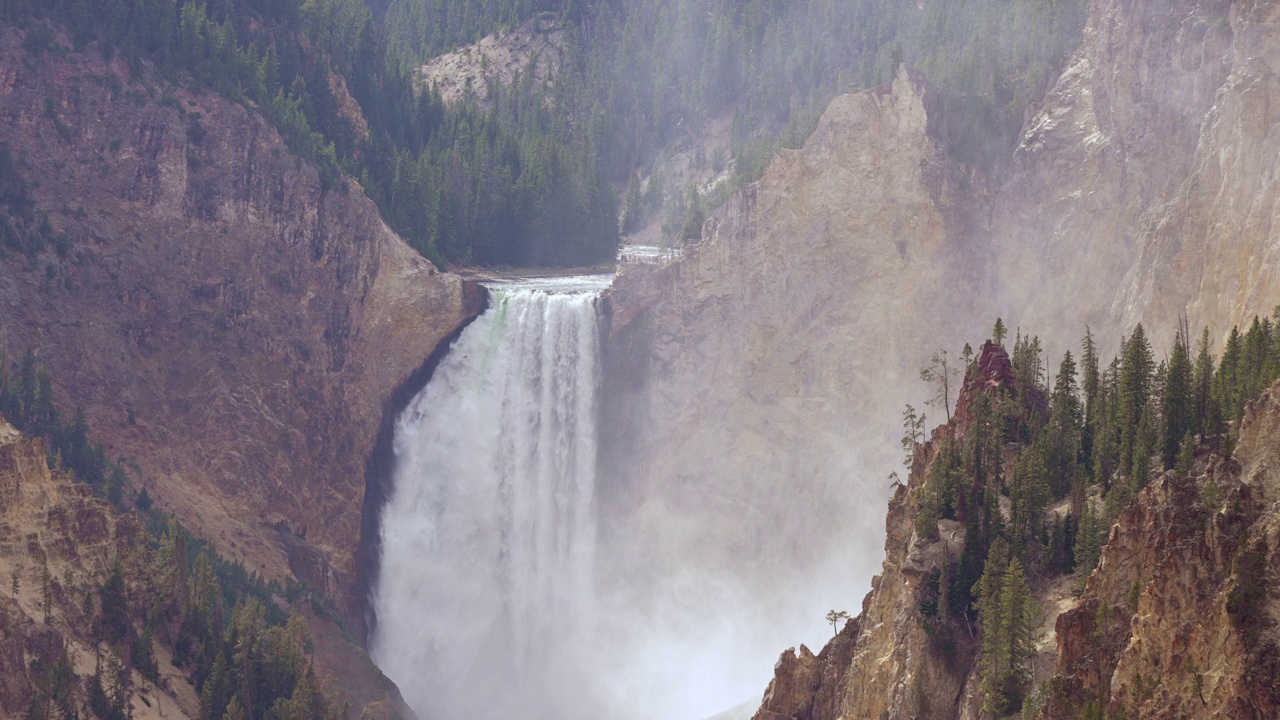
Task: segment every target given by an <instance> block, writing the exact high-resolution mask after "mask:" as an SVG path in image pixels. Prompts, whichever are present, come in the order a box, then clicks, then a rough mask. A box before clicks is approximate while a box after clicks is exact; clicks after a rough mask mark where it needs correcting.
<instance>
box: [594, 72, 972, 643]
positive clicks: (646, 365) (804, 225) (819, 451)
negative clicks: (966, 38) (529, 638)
mask: <svg viewBox="0 0 1280 720" xmlns="http://www.w3.org/2000/svg"><path fill="white" fill-rule="evenodd" d="M929 104H930V92H929V90H928V88H927V86H926V85H925V83H924V82H923V80H922V78H920V77H919V76H918V75H915V74H913V73H910V72H908V71H906V70H903V71H902V72H900V73H899V74H898V76H897V77H896V78H895V79H894V80H893V82H892V83H889V84H887V85H885V86H883V87H880V88H877V89H875V90H871V91H867V92H862V93H858V94H856V95H848V96H844V97H841V98H838V99H837V100H836V101H835V102H834V103H832V105H831V107H830V108H828V109H827V111H826V113H825V114H824V115H823V117H822V120H821V122H820V123H819V124H818V127H817V129H816V130H815V131H814V133H813V135H812V137H810V138H809V140H808V142H807V143H806V144H805V146H804V148H803V149H802V150H797V151H782V152H781V153H780V154H779V156H778V157H777V159H776V160H775V161H774V162H773V164H772V165H771V166H770V167H769V169H768V170H767V172H765V174H764V175H763V177H762V178H761V179H760V180H759V181H758V182H757V183H755V184H753V185H752V186H750V187H748V188H747V189H746V190H744V191H743V192H741V193H739V194H738V195H736V196H735V197H733V198H732V199H731V200H730V201H729V202H728V204H727V205H726V206H725V207H723V208H722V209H721V210H720V211H719V212H718V213H716V214H715V215H714V216H713V217H712V218H711V219H710V220H709V221H708V223H707V224H706V226H705V227H704V229H703V235H702V239H701V241H700V242H698V243H696V244H693V245H690V246H688V247H686V248H685V250H684V254H683V257H682V258H681V259H680V260H679V261H677V262H674V263H669V264H663V265H627V266H624V267H623V269H622V271H621V272H620V274H619V275H618V277H617V279H616V280H615V282H614V285H613V288H612V289H611V290H610V291H609V292H608V294H607V298H608V300H607V302H608V309H609V313H610V328H609V339H608V341H607V342H606V348H607V349H606V353H607V356H606V358H605V363H606V368H605V378H606V379H605V383H606V387H605V397H606V399H605V414H606V415H605V418H604V421H603V428H604V432H605V433H606V435H605V437H604V438H603V440H602V442H603V448H602V453H603V455H604V458H603V462H604V464H605V472H604V475H605V477H606V478H608V482H609V487H607V488H606V489H605V490H604V491H603V492H605V493H606V494H607V496H606V497H605V499H604V503H605V504H606V507H607V508H609V511H608V514H609V515H610V516H612V517H620V518H624V519H623V520H620V521H619V522H618V523H610V525H611V528H630V530H629V531H624V530H619V531H618V532H617V536H618V537H637V536H643V537H646V538H650V541H649V542H647V543H645V544H644V546H643V547H641V546H637V545H635V544H628V545H626V546H624V547H614V548H611V550H610V552H612V553H614V555H613V556H614V557H621V558H622V560H620V561H619V562H618V567H623V568H627V570H626V571H625V572H624V573H622V574H624V575H625V576H626V577H627V579H629V580H630V579H634V578H635V577H645V578H653V577H655V575H656V576H657V577H663V578H665V579H664V580H663V582H667V583H672V584H673V586H679V587H680V588H682V589H681V590H678V591H676V592H677V593H679V594H681V595H682V597H683V598H684V599H692V598H698V597H706V595H705V594H704V593H703V588H705V584H704V582H703V581H705V580H706V577H707V576H709V577H713V578H717V580H716V581H711V582H710V585H711V586H712V587H717V588H723V587H733V588H735V589H737V590H739V591H741V592H742V593H745V594H746V595H747V596H749V597H750V598H751V601H750V603H743V602H742V601H741V600H739V599H732V598H731V599H729V600H728V601H729V602H732V603H735V607H738V608H739V610H742V609H743V608H745V607H746V606H747V605H751V604H759V605H760V606H761V607H762V608H768V613H769V615H768V617H771V618H781V617H787V616H790V615H791V614H792V613H794V612H795V607H794V605H793V603H795V602H797V601H799V602H815V597H813V596H810V597H808V598H804V594H803V593H797V592H796V586H794V585H792V583H795V582H798V581H799V579H800V578H808V579H809V582H812V580H813V578H814V577H815V574H814V571H815V569H816V568H817V567H819V566H822V565H824V564H827V563H833V562H838V563H840V564H841V566H842V567H844V568H846V571H847V569H848V568H850V567H853V568H857V569H858V574H861V573H862V572H865V576H864V577H869V576H870V574H871V570H872V563H873V562H874V560H873V558H875V556H876V549H875V548H876V546H877V545H878V544H879V539H878V538H875V537H874V535H872V534H866V535H864V536H857V535H850V534H848V532H847V531H848V529H849V528H850V527H856V526H862V527H872V526H876V525H879V523H880V518H879V517H878V515H879V513H880V509H881V508H882V507H883V505H882V504H881V503H882V502H883V498H884V497H885V492H884V488H886V487H887V481H886V480H884V475H883V474H881V473H880V471H879V468H885V472H887V468H888V466H889V465H890V463H891V461H889V460H888V459H887V457H886V456H885V454H884V453H883V449H884V448H886V447H889V443H890V442H893V440H892V438H893V437H894V433H893V432H891V431H890V432H884V431H883V430H882V429H883V428H885V425H884V424H883V423H881V422H879V420H883V419H884V415H882V414H881V413H882V412H883V409H884V408H885V407H887V406H890V405H895V404H896V405H897V407H898V408H900V407H901V405H900V404H899V403H900V400H901V394H900V392H899V390H898V389H897V388H898V387H900V386H902V385H903V384H904V383H906V382H908V381H911V380H912V379H914V377H915V376H916V372H915V368H916V367H919V364H920V362H922V361H923V360H924V359H925V358H927V357H928V355H929V353H931V352H935V351H937V350H938V349H939V348H941V347H946V346H949V344H950V343H951V342H954V341H957V340H958V338H959V335H958V334H957V333H958V332H960V331H961V330H962V329H963V328H962V327H959V326H956V325H953V324H951V323H950V322H949V320H948V319H947V318H944V317H942V316H941V315H938V314H934V313H928V312H920V308H924V307H947V308H962V307H969V303H970V302H971V301H972V300H973V299H974V298H976V297H980V296H981V295H982V293H980V292H979V291H978V290H977V289H976V288H977V287H978V286H980V285H982V284H983V283H984V282H986V280H985V279H984V278H983V277H981V275H977V274H971V273H970V272H969V271H968V268H973V267H980V266H982V264H981V263H976V262H972V261H971V259H970V258H969V257H968V256H969V254H970V253H971V252H972V251H973V250H972V248H971V247H970V246H968V245H966V244H965V242H964V240H965V237H964V235H963V234H962V233H960V232H959V231H958V229H960V228H965V227H967V223H968V222H969V220H970V219H969V218H968V217H967V216H966V215H965V213H964V211H963V207H964V205H965V197H964V196H963V195H962V194H961V191H960V190H959V189H958V187H957V180H958V176H957V172H958V171H957V169H956V168H955V166H954V165H953V164H952V163H950V162H949V161H948V160H947V158H946V156H945V154H944V153H943V152H942V150H941V149H940V148H939V146H938V145H937V143H936V142H935V141H934V140H933V139H932V138H931V137H930V135H929V133H928V121H929V116H928V110H927V108H928V106H929ZM968 314H969V315H975V314H977V309H976V308H971V309H970V312H969V313H968ZM970 329H971V328H970ZM938 414H939V416H941V415H942V408H941V407H939V408H938ZM868 428H880V429H877V430H874V431H869V430H868ZM868 454H872V456H870V457H869V456H868ZM867 468H875V470H874V471H873V473H872V474H871V476H870V477H868V476H867V474H866V472H865V471H866V469H867ZM869 498H870V499H871V500H870V501H868V499H869ZM851 518H854V519H853V520H851ZM608 544H609V540H608V539H606V545H608ZM746 558H751V561H750V562H746V561H745V560H746ZM835 558H838V560H837V559H835ZM692 568H697V569H698V570H694V571H692V572H691V569H692ZM700 572H701V573H706V574H708V575H703V576H700V575H699V573H700ZM663 573H665V575H664V574H663ZM645 582H648V580H646V581H645ZM855 582H859V581H855ZM686 591H687V592H686ZM798 598H801V599H799V600H798ZM708 602H710V600H708ZM816 602H817V603H821V602H824V600H822V599H816ZM789 605H790V607H789ZM826 609H829V607H828V608H824V609H823V610H817V609H816V608H809V610H808V613H809V615H808V617H811V618H814V619H817V618H821V617H822V612H825V610H826ZM715 612H718V610H717V611H715ZM768 622H770V623H771V624H772V623H776V622H777V621H776V620H770V621H768ZM783 626H785V623H778V624H776V625H775V627H774V631H775V634H776V631H777V629H778V628H781V627H783ZM782 637H786V635H785V633H784V634H783V635H782ZM792 637H794V635H792Z"/></svg>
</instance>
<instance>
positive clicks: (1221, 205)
mask: <svg viewBox="0 0 1280 720" xmlns="http://www.w3.org/2000/svg"><path fill="white" fill-rule="evenodd" d="M1084 37H1085V39H1084V44H1083V46H1082V47H1081V49H1080V50H1079V51H1078V52H1077V53H1076V54H1075V55H1074V56H1073V58H1072V59H1071V61H1070V63H1069V66H1068V67H1067V68H1066V70H1065V71H1064V72H1063V73H1062V75H1061V77H1060V78H1059V80H1058V82H1057V84H1056V85H1055V87H1054V88H1053V89H1052V91H1051V92H1050V93H1049V95H1048V96H1047V97H1046V98H1045V100H1044V101H1043V104H1042V106H1041V107H1040V109H1039V112H1037V113H1036V114H1035V115H1034V116H1033V117H1032V118H1031V120H1030V121H1029V122H1028V124H1027V128H1026V131H1025V134H1024V136H1023V138H1022V141H1021V145H1020V147H1019V149H1018V152H1017V158H1016V169H1015V172H1014V174H1013V176H1012V177H1011V178H1010V179H1009V180H1008V181H1007V182H1006V183H1005V185H1004V186H1003V189H1002V190H1001V192H1000V194H999V197H998V198H997V200H996V202H995V204H994V207H993V212H992V219H991V224H990V229H989V234H990V238H991V242H992V256H993V257H994V258H997V259H998V262H999V268H1000V269H999V277H1000V286H999V287H1000V294H999V296H998V298H997V300H998V305H999V307H1000V310H1001V311H1003V312H1005V313H1006V315H1007V316H1011V317H1013V318H1014V319H1015V321H1016V322H1021V323H1022V325H1023V326H1024V327H1035V328H1037V329H1038V330H1040V331H1041V332H1044V331H1045V330H1048V329H1052V330H1053V331H1054V332H1055V333H1060V334H1062V335H1063V336H1064V337H1078V336H1079V335H1080V333H1081V332H1082V329H1083V325H1084V324H1085V323H1088V324H1090V325H1091V326H1092V327H1093V328H1094V329H1095V330H1101V336H1102V338H1103V341H1104V343H1106V344H1107V345H1108V346H1110V345H1111V344H1113V343H1114V342H1115V341H1116V340H1117V339H1118V338H1119V336H1120V334H1121V333H1125V332H1128V331H1130V330H1131V329H1132V327H1133V325H1134V324H1135V323H1137V322H1140V321H1141V322H1144V323H1145V324H1146V326H1147V327H1148V328H1149V330H1150V332H1151V334H1152V335H1153V338H1154V340H1155V342H1156V343H1157V345H1162V344H1166V343H1167V342H1168V340H1169V339H1170V338H1171V337H1172V336H1173V332H1174V330H1175V328H1176V326H1177V318H1178V316H1179V315H1181V314H1183V313H1185V314H1186V315H1187V317H1188V320H1189V324H1190V326H1191V327H1192V328H1193V329H1196V328H1200V327H1203V326H1205V325H1208V326H1210V327H1211V328H1213V330H1214V331H1215V332H1216V333H1218V334H1219V335H1218V336H1217V337H1215V340H1217V341H1220V340H1221V339H1222V338H1223V337H1225V334H1226V332H1227V331H1228V330H1229V329H1230V327H1231V325H1232V324H1243V323H1246V322H1248V321H1249V320H1250V319H1251V317H1252V315H1253V314H1254V313H1262V314H1270V312H1271V310H1272V308H1273V307H1275V305H1276V304H1277V302H1280V277H1277V273H1276V271H1275V268H1276V267H1277V257H1276V253H1277V252H1278V251H1280V245H1278V244H1277V243H1278V239H1280V232H1278V231H1277V229H1276V226H1275V222H1276V218H1277V216H1278V214H1280V204H1278V203H1280V196H1277V189H1276V183H1275V181H1274V178H1275V177H1276V173H1277V170H1278V169H1280V168H1277V165H1276V163H1277V162H1280V160H1278V158H1280V147H1278V145H1277V143H1280V125H1277V123H1276V117H1277V115H1276V111H1275V107H1276V103H1277V101H1280V78H1278V77H1277V74H1276V73H1277V67H1280V42H1277V38H1278V37H1280V4H1277V3H1274V2H1230V1H1219V2H1145V1H1140V2H1118V1H1115V0H1095V2H1093V3H1092V4H1091V8H1090V15H1089V21H1088V25H1087V27H1086V29H1085V35H1084ZM1065 298H1069V299H1070V301H1069V302H1064V299H1065Z"/></svg>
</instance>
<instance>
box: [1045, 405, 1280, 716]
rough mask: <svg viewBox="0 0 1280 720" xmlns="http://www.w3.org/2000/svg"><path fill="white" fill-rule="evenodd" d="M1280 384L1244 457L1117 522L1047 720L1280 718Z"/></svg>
mask: <svg viewBox="0 0 1280 720" xmlns="http://www.w3.org/2000/svg"><path fill="white" fill-rule="evenodd" d="M1277 437H1280V385H1277V386H1273V387H1272V389H1271V390H1269V391H1268V392H1267V393H1265V394H1264V395H1263V397H1262V398H1261V399H1259V400H1258V401H1256V402H1255V403H1253V404H1252V405H1251V406H1250V408H1249V409H1248V410H1247V411H1246V414H1245V422H1244V424H1243V426H1242V428H1241V431H1240V443H1239V447H1238V449H1237V452H1236V455H1235V457H1234V458H1233V459H1232V460H1223V459H1222V458H1220V457H1217V456H1213V457H1211V458H1210V459H1209V461H1208V462H1207V465H1206V467H1205V468H1204V469H1203V472H1201V473H1199V474H1198V476H1180V475H1178V474H1177V473H1173V472H1170V473H1166V474H1165V475H1164V476H1162V477H1161V478H1160V479H1159V480H1157V481H1155V482H1153V483H1152V484H1151V485H1150V486H1148V487H1147V488H1146V489H1145V490H1144V491H1143V492H1142V493H1140V494H1139V495H1138V497H1137V499H1136V500H1135V501H1134V502H1133V503H1132V504H1131V505H1130V506H1129V507H1128V508H1127V509H1126V510H1125V511H1124V512H1122V513H1121V514H1120V516H1119V517H1118V518H1117V520H1116V523H1115V525H1113V526H1112V528H1111V533H1110V536H1109V538H1108V540H1107V545H1106V547H1105V549H1104V550H1103V553H1102V559H1101V562H1100V563H1099V565H1098V568H1097V569H1096V570H1095V571H1094V572H1093V574H1092V575H1091V576H1090V577H1089V581H1088V584H1087V585H1086V587H1085V590H1084V593H1083V595H1082V596H1081V598H1080V599H1079V602H1078V603H1077V604H1076V605H1075V607H1073V608H1072V609H1071V610H1069V611H1067V612H1065V613H1063V614H1061V615H1060V616H1058V619H1057V632H1056V636H1057V664H1056V667H1055V674H1054V676H1053V677H1052V678H1051V679H1050V680H1049V681H1048V683H1047V685H1046V688H1047V692H1046V705H1045V709H1044V711H1043V712H1042V713H1041V715H1040V717H1042V718H1046V719H1047V718H1054V719H1057V718H1074V717H1078V716H1079V714H1080V711H1081V708H1083V707H1086V706H1087V705H1089V704H1093V705H1094V707H1095V708H1096V709H1100V710H1105V711H1106V713H1107V714H1108V716H1109V717H1111V716H1117V715H1120V714H1122V713H1128V715H1129V716H1131V717H1150V718H1173V717H1178V718H1220V717H1232V718H1236V717H1238V718H1261V717H1275V716H1276V715H1277V713H1280V635H1277V632H1276V628H1277V621H1280V577H1277V576H1276V574H1275V572H1274V568H1276V567H1277V563H1278V562H1280V552H1278V551H1277V548H1276V543H1275V541H1274V538H1275V536H1276V530H1277V529H1280V504H1277V501H1280V493H1278V492H1277V491H1278V490H1280V466H1278V465H1277V464H1276V462H1275V461H1276V458H1277V447H1280V446H1277V445H1276V444H1275V441H1276V439H1277Z"/></svg>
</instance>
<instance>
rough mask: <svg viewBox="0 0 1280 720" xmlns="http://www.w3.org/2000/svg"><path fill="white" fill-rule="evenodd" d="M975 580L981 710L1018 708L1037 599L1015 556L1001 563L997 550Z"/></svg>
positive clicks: (1032, 640) (1032, 639) (1026, 674)
mask: <svg viewBox="0 0 1280 720" xmlns="http://www.w3.org/2000/svg"><path fill="white" fill-rule="evenodd" d="M995 549H996V548H995V546H993V551H994V550H995ZM979 585H980V586H981V588H980V590H979V596H980V599H979V608H978V616H979V619H980V621H981V623H982V657H981V660H980V662H979V668H980V670H981V675H982V690H983V695H984V696H985V698H986V703H985V708H984V709H985V710H986V711H987V712H988V713H991V714H993V715H1005V714H1007V713H1009V712H1013V711H1016V710H1018V709H1019V708H1020V707H1021V706H1022V700H1023V698H1024V697H1025V695H1026V688H1027V684H1028V682H1029V680H1030V662H1031V658H1032V657H1033V656H1034V655H1035V629H1036V623H1037V620H1038V618H1037V617H1036V615H1037V608H1036V602H1035V598H1034V597H1033V596H1032V595H1031V588H1030V586H1028V585H1027V579H1026V575H1025V573H1024V571H1023V568H1022V563H1021V562H1020V561H1019V560H1018V559H1017V558H1016V557H1015V558H1012V559H1010V560H1008V562H1007V564H1005V563H1003V562H1002V558H1001V557H999V555H998V554H997V553H995V552H993V553H992V554H991V555H989V556H988V558H987V565H986V571H985V572H984V573H983V576H982V580H981V581H979Z"/></svg>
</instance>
